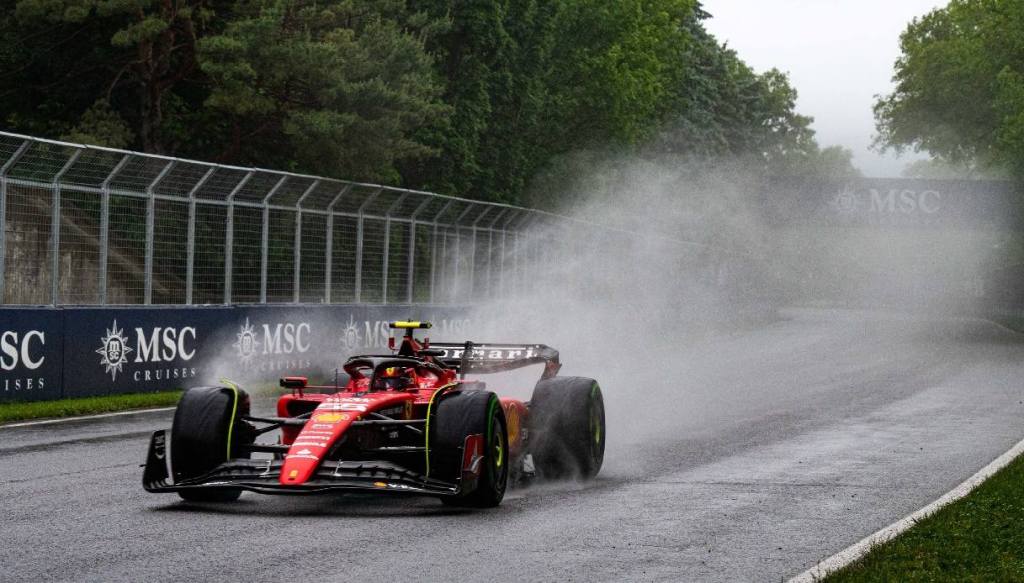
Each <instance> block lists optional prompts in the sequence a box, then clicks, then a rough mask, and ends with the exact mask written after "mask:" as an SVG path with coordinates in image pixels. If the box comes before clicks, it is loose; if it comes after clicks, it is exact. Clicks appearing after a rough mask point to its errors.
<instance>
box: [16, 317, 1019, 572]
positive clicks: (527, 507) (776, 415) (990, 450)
mask: <svg viewBox="0 0 1024 583" xmlns="http://www.w3.org/2000/svg"><path fill="white" fill-rule="evenodd" d="M784 315H785V318H784V319H783V320H781V321H778V322H775V323H773V324H769V325H767V326H764V327H761V328H758V329H756V330H747V331H744V332H737V333H733V334H729V335H723V336H718V337H715V338H705V339H703V340H701V341H699V342H696V341H695V342H693V343H691V344H690V345H688V346H686V350H685V351H684V352H685V353H678V352H669V353H665V354H659V355H655V356H653V357H652V360H657V361H658V362H653V363H637V362H632V361H628V360H623V361H622V362H615V361H611V362H605V363H604V364H603V365H602V366H603V370H601V371H599V373H598V375H597V376H600V377H601V380H602V385H603V388H604V392H605V398H606V401H607V408H608V423H609V426H608V434H609V451H608V456H607V459H606V465H605V469H604V470H603V471H602V473H601V475H600V477H599V479H598V480H596V481H595V482H592V483H589V484H571V483H563V484H551V485H545V486H537V487H534V488H531V489H528V490H524V491H514V492H512V493H511V495H510V496H509V497H507V498H506V500H505V502H504V504H502V506H501V507H500V508H497V509H494V510H489V511H484V512H465V511H454V510H451V509H448V508H446V507H444V506H442V505H441V504H440V503H438V502H437V501H435V500H432V499H402V498H386V499H381V498H374V497H351V496H350V497H343V496H330V497H270V496H260V495H255V494H245V495H243V497H242V499H241V500H240V501H239V502H238V503H235V504H224V505H211V506H205V507H204V506H197V505H189V504H186V503H183V502H181V501H179V500H178V498H177V497H176V496H173V495H151V494H147V493H145V492H144V491H143V490H142V487H141V485H140V473H141V470H140V469H139V464H140V463H141V462H142V461H143V458H144V454H145V449H146V440H147V435H148V433H149V432H151V431H152V430H154V429H157V428H161V427H165V426H169V424H170V416H171V414H170V413H151V414H141V415H133V416H127V417H113V418H107V419H98V420H93V421H81V422H73V423H66V424H60V425H41V426H33V427H23V428H7V429H0V497H2V500H3V503H4V504H3V511H2V514H0V516H2V519H0V540H2V541H3V544H2V545H0V566H2V567H0V579H2V580H5V581H29V580H40V581H44V580H45V581H56V580H67V581H154V582H155V581H213V580H219V581H274V580H278V581H422V580H439V581H649V580H650V581H653V580H659V581H778V580H780V579H782V578H785V577H788V576H791V575H794V574H796V573H799V572H800V571H802V570H804V569H805V568H807V567H809V566H811V565H812V564H813V563H814V562H815V561H816V560H818V559H820V558H822V557H824V556H827V555H830V554H832V553H833V552H835V551H838V550H840V549H842V548H844V547H846V546H847V545H849V544H851V543H853V542H856V541H857V540H859V539H860V538H862V537H863V536H865V535H867V534H870V533H871V532H873V531H874V530H876V529H877V528H879V527H881V526H884V525H886V524H888V523H890V522H892V521H894V520H896V519H898V518H900V517H902V516H904V515H906V514H908V513H910V512H912V511H913V510H915V509H917V508H919V507H921V506H923V505H925V504H926V503H928V502H930V501H932V500H933V499H935V498H937V497H938V496H940V495H941V494H942V493H944V492H946V491H947V490H949V489H950V488H952V487H953V486H955V485H956V484H958V483H959V482H961V481H962V480H964V479H965V478H967V477H968V476H970V475H971V474H973V473H974V472H975V471H976V470H978V469H979V468H981V467H982V466H984V465H985V464H987V463H988V462H989V461H991V460H992V459H993V458H995V457H997V456H998V455H1000V454H1001V453H1003V452H1004V451H1005V450H1007V449H1008V448H1010V447H1011V446H1012V445H1013V444H1014V443H1015V442H1017V441H1018V440H1019V439H1021V438H1024V402H1022V401H1024V340H1022V338H1024V337H1019V336H1016V335H1014V334H1012V333H1009V332H1006V331H1004V330H1002V329H1000V328H998V327H996V326H994V325H991V324H988V323H985V322H982V321H962V320H947V321H943V320H936V319H924V318H913V317H898V316H893V315H883V314H872V313H861V312H829V311H807V310H803V311H789V312H786V313H785V314H784ZM563 354H566V351H565V350H563ZM567 362H570V365H567V370H566V372H567V373H568V374H572V373H574V372H586V371H574V370H571V360H569V359H567ZM645 365H649V366H645ZM261 406H264V407H265V406H266V403H261Z"/></svg>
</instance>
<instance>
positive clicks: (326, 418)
mask: <svg viewBox="0 0 1024 583" xmlns="http://www.w3.org/2000/svg"><path fill="white" fill-rule="evenodd" d="M348 418H349V416H348V415H346V414H344V413H317V414H316V415H314V416H313V421H316V422H317V423H337V422H339V421H347V420H348Z"/></svg>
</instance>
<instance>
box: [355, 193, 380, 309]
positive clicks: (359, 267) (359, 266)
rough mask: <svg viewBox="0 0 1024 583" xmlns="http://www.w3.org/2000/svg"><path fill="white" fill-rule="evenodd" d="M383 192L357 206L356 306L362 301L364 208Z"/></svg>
mask: <svg viewBox="0 0 1024 583" xmlns="http://www.w3.org/2000/svg"><path fill="white" fill-rule="evenodd" d="M382 190H384V188H383V187H381V188H378V189H377V191H376V192H374V193H373V194H371V195H370V196H368V197H367V198H366V200H364V201H363V204H361V205H359V209H358V211H356V212H358V213H359V215H358V216H359V218H358V219H356V277H355V279H356V281H355V286H356V290H355V292H356V293H355V301H356V303H357V304H358V303H359V302H361V301H362V300H363V220H364V214H363V213H365V212H366V207H367V206H368V205H369V204H370V202H371V201H372V200H373V199H375V198H377V195H378V194H380V193H381V191H382Z"/></svg>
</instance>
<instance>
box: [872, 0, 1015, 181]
mask: <svg viewBox="0 0 1024 583" xmlns="http://www.w3.org/2000/svg"><path fill="white" fill-rule="evenodd" d="M1022 30H1024V4H1022V3H1021V2H1018V1H1016V0H953V1H952V2H950V3H949V5H948V6H946V7H944V8H940V9H937V10H934V11H932V12H930V13H929V14H927V15H925V16H924V17H922V18H918V19H914V20H913V21H912V22H911V23H910V25H909V26H908V27H907V29H906V30H905V31H904V32H903V34H902V35H901V37H900V47H901V51H902V54H901V56H900V58H899V59H898V60H897V61H896V72H895V77H894V80H895V81H896V89H895V91H894V92H893V93H892V94H891V95H887V96H884V97H882V98H880V99H879V100H878V102H877V103H876V104H875V118H876V121H877V126H878V137H877V140H876V144H877V146H878V147H879V148H881V149H883V150H884V149H887V148H893V149H895V150H897V151H901V150H904V149H907V148H910V149H913V150H915V151H927V152H929V153H931V154H932V155H933V156H935V157H936V158H937V159H939V161H941V162H942V163H944V164H948V165H952V166H955V167H962V166H966V167H968V168H972V169H981V170H984V169H985V168H991V167H996V166H1001V167H1007V168H1009V169H1011V170H1013V171H1015V172H1016V173H1018V174H1019V175H1022V176H1024V35H1022V33H1021V31H1022Z"/></svg>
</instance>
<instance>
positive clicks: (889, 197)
mask: <svg viewBox="0 0 1024 583" xmlns="http://www.w3.org/2000/svg"><path fill="white" fill-rule="evenodd" d="M826 199H827V201H828V206H829V207H830V208H832V210H833V211H835V213H836V214H837V215H839V216H841V217H852V216H861V217H865V218H867V219H869V220H871V221H873V222H877V223H895V222H897V221H898V222H900V223H904V222H911V223H915V222H917V223H923V224H930V223H933V222H935V219H934V215H936V214H938V213H939V212H940V211H941V210H942V208H943V204H942V203H943V196H942V193H941V192H939V191H937V190H908V189H904V190H900V189H889V190H884V189H878V188H869V189H867V190H866V191H865V192H857V191H856V190H854V188H853V187H852V186H850V185H845V186H843V187H842V188H841V189H840V190H839V192H837V193H835V194H833V195H829V196H827V197H826Z"/></svg>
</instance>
